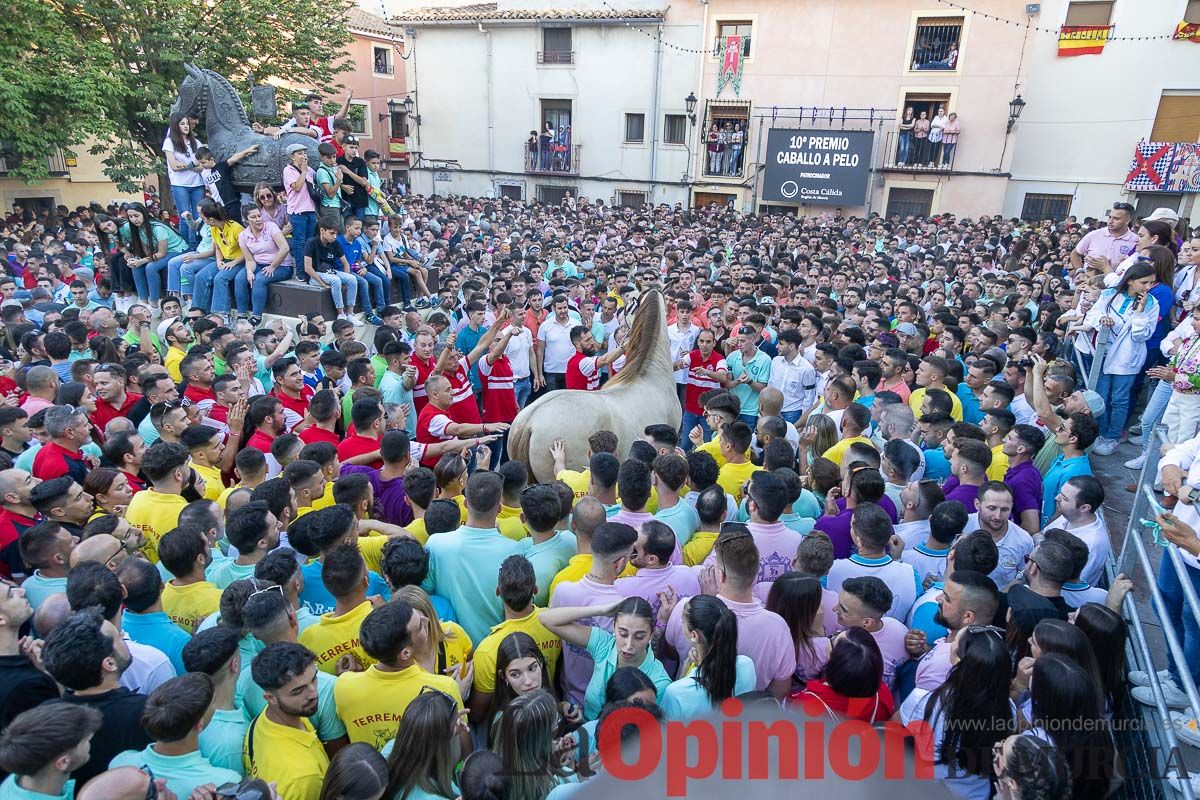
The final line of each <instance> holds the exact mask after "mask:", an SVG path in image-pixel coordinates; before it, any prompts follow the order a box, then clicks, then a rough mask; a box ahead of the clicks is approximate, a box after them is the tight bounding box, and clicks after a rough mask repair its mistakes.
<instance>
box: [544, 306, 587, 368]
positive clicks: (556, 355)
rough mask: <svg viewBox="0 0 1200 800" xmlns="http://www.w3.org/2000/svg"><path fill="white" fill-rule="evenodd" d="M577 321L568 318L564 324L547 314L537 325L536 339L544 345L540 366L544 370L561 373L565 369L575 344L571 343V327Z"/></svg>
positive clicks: (573, 351)
mask: <svg viewBox="0 0 1200 800" xmlns="http://www.w3.org/2000/svg"><path fill="white" fill-rule="evenodd" d="M578 324H579V323H577V322H575V321H574V320H572V319H568V320H567V323H566V324H565V325H559V324H558V321H557V320H556V319H555V318H554V317H553V316H549V317H547V318H546V321H545V322H543V323H542V324H541V325H540V326H538V340H539V341H541V342H542V343H543V346H544V347H545V356H544V357H543V362H542V366H543V369H544V371H545V372H555V373H563V372H566V371H567V362H568V361H570V360H571V356H573V355H575V345H573V344H571V329H572V328H574V327H575V326H576V325H578Z"/></svg>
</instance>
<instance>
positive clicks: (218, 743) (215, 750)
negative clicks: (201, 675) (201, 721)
mask: <svg viewBox="0 0 1200 800" xmlns="http://www.w3.org/2000/svg"><path fill="white" fill-rule="evenodd" d="M246 666H247V667H248V666H249V665H248V664H247V665H246ZM245 739H246V718H245V717H244V716H243V715H242V712H241V711H240V710H238V709H236V708H218V709H215V710H214V711H213V715H212V719H211V720H209V721H208V725H207V726H206V727H205V728H204V730H202V731H200V754H201V755H203V756H204V757H205V758H207V759H208V760H209V761H211V762H212V764H213V765H214V766H217V767H221V768H223V769H227V770H229V771H230V772H236V773H238V774H239V775H241V774H242V773H243V772H244V771H245V766H244V765H243V763H242V744H243V742H244V741H245Z"/></svg>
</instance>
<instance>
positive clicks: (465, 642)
mask: <svg viewBox="0 0 1200 800" xmlns="http://www.w3.org/2000/svg"><path fill="white" fill-rule="evenodd" d="M442 633H443V634H445V638H444V639H442V649H443V650H444V651H445V653H446V666H447V667H458V666H459V665H461V664H466V663H467V662H468V661H470V660H471V658H472V652H473V650H474V647H475V644H474V642H472V641H471V635H470V634H469V633H467V631H466V629H465V628H463V626H462V625H459V624H458V623H457V622H444V621H443V622H442Z"/></svg>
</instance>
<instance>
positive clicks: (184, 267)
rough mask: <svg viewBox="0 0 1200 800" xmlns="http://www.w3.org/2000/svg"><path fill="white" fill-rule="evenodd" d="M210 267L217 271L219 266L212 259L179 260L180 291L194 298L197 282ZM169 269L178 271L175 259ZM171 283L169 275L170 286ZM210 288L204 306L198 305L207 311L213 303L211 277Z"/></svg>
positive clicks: (168, 282)
mask: <svg viewBox="0 0 1200 800" xmlns="http://www.w3.org/2000/svg"><path fill="white" fill-rule="evenodd" d="M185 255H186V253H185ZM208 266H212V267H213V268H214V269H216V266H217V262H216V260H215V259H211V258H197V259H195V260H194V261H184V260H183V258H182V257H180V258H179V265H178V271H179V275H178V280H179V286H180V291H181V292H182V293H183V294H184V295H185V296H186V295H193V296H194V295H195V293H196V282H197V280H198V279H199V275H200V273H201V272H203V271H204V269H205V268H206V267H208ZM169 269H170V270H172V271H173V270H175V269H177V267H176V265H175V259H174V258H172V259H171V266H170V267H169ZM170 282H171V276H170V274H169V273H168V275H167V284H168V286H169V285H170ZM208 286H209V292H208V295H207V296H206V298H205V301H204V305H203V306H200V304H199V303H198V302H197V303H196V305H197V306H198V307H201V308H205V309H207V308H208V304H209V303H210V302H212V278H211V276H210V277H209V284H208Z"/></svg>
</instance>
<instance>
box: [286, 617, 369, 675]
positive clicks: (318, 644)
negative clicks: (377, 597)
mask: <svg viewBox="0 0 1200 800" xmlns="http://www.w3.org/2000/svg"><path fill="white" fill-rule="evenodd" d="M373 608H374V606H373V605H371V601H369V600H364V601H363V602H361V603H359V604H358V605H357V606H355V607H354V608H352V609H350V611H348V612H347V613H345V614H343V615H342V616H340V617H335V616H334V612H333V611H330V612H329V613H328V614H322V615H321V616H320V617H318V618H317V622H316V624H314V625H310V626H308V627H307V628H305V629H304V631H302V632H301V634H300V644H302V645H304V646H305V647H307V648H308V649H309V650H312V651H313V652H314V653H316V654H317V669H319V670H321V671H322V672H328V673H329V674H330V675H335V674H337V661H338V659H339V658H341V657H342V656H344V655H347V654H349V653H353V654H354V656H355V658H357V659H358V663H360V664H362V665H363V666H364V667H369V666H370V665H372V664H374V663H375V659H373V658H371V657H370V656H369V655H367V651H366V650H363V648H362V642H360V641H359V638H358V631H359V628H361V627H362V622H363V620H364V619H366V618H367V615H368V614H370V613H371V609H373Z"/></svg>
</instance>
